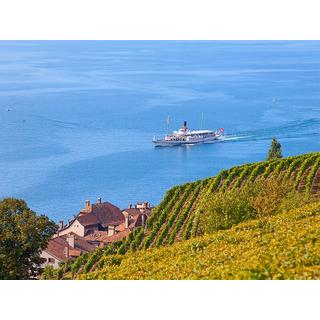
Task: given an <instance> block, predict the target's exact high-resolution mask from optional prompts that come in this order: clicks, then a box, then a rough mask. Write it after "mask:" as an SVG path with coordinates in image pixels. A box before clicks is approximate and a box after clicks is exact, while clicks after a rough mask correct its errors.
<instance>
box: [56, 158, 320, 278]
mask: <svg viewBox="0 0 320 320" xmlns="http://www.w3.org/2000/svg"><path fill="white" fill-rule="evenodd" d="M272 175H274V176H281V177H283V178H284V179H286V180H288V181H291V182H292V183H293V184H294V186H295V188H296V190H298V191H299V192H305V193H307V194H309V195H314V194H316V193H317V192H318V191H319V189H320V153H309V154H305V155H301V156H295V157H288V158H285V159H275V160H269V161H264V162H258V163H252V164H246V165H242V166H238V167H234V168H231V169H229V170H223V171H221V172H220V173H219V174H218V175H217V176H216V177H212V178H207V179H204V180H199V181H195V182H192V183H186V184H184V185H181V186H176V187H174V188H172V189H170V190H169V191H167V193H166V194H165V196H164V198H163V200H162V202H161V203H160V204H159V205H158V206H157V207H156V208H155V209H154V210H153V212H152V215H151V216H150V217H149V219H148V220H147V224H146V227H145V228H142V227H140V228H138V229H136V230H135V231H134V232H133V233H131V234H130V235H129V236H128V238H127V239H125V240H123V241H121V242H118V243H115V244H113V245H112V246H108V247H105V248H103V249H99V250H97V251H96V252H94V253H93V254H91V255H86V254H85V255H83V256H80V257H78V258H77V259H76V260H75V261H74V263H72V264H71V265H70V264H65V265H63V266H62V267H61V268H60V269H59V270H58V273H57V274H58V275H57V276H56V277H58V278H61V277H63V278H73V277H77V275H79V274H86V273H90V272H92V271H94V270H96V269H101V268H105V267H106V266H109V265H114V263H117V262H116V261H118V260H119V259H120V258H119V255H120V256H121V255H124V254H131V253H132V252H134V251H140V250H142V251H144V250H145V249H148V248H158V247H161V246H166V245H172V244H174V243H175V242H178V241H180V240H188V239H190V238H194V237H195V236H196V235H197V223H198V220H199V219H201V213H200V212H199V208H200V207H201V206H203V205H204V204H205V203H206V201H207V199H209V198H210V195H212V194H213V193H215V192H217V191H218V190H220V191H225V190H229V189H231V188H241V187H243V186H244V185H245V184H246V183H248V182H250V183H253V182H255V181H256V180H257V179H260V180H261V179H266V178H268V177H270V176H272ZM117 259H118V260H117ZM119 261H121V259H120V260H119ZM119 263H120V262H119Z"/></svg>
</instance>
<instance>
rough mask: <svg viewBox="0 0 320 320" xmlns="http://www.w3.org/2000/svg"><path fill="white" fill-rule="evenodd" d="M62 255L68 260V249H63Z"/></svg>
mask: <svg viewBox="0 0 320 320" xmlns="http://www.w3.org/2000/svg"><path fill="white" fill-rule="evenodd" d="M63 254H64V256H65V257H66V258H69V247H64V249H63Z"/></svg>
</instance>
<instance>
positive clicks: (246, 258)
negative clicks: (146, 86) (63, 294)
mask: <svg viewBox="0 0 320 320" xmlns="http://www.w3.org/2000/svg"><path fill="white" fill-rule="evenodd" d="M104 259H106V260H108V262H107V266H106V267H105V268H103V269H101V270H97V271H94V272H91V273H88V274H83V275H80V276H79V278H80V279H320V202H319V203H314V204H311V205H308V206H305V207H302V208H300V209H295V210H292V211H290V212H288V213H285V214H281V215H278V216H274V217H269V218H263V219H259V220H252V221H248V222H244V223H241V224H239V225H237V226H235V227H233V228H231V229H230V230H225V231H218V232H216V233H214V234H211V235H206V236H202V237H197V238H194V239H190V240H187V241H183V242H180V243H176V244H174V245H172V246H166V247H161V248H153V249H149V250H141V251H139V252H134V253H133V252H132V253H127V254H126V255H115V256H113V258H112V259H113V260H111V258H110V257H105V258H104Z"/></svg>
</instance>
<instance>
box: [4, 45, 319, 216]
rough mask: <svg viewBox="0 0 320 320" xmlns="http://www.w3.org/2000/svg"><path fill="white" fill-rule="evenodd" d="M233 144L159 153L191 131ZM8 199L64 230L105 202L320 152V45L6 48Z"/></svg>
mask: <svg viewBox="0 0 320 320" xmlns="http://www.w3.org/2000/svg"><path fill="white" fill-rule="evenodd" d="M202 113H203V114H204V122H203V127H204V128H205V129H214V130H215V129H218V128H220V127H223V128H225V134H226V137H227V138H226V141H224V142H218V143H214V144H208V145H198V146H188V147H172V148H154V147H153V145H152V143H151V140H152V138H153V136H154V135H157V136H161V135H163V134H165V132H166V118H167V116H170V118H171V123H170V126H169V130H170V131H173V130H176V129H178V128H179V127H180V126H181V124H182V122H183V121H184V120H186V121H188V125H189V127H190V128H192V129H199V128H200V125H201V114H202ZM0 117H1V122H0V123H1V130H0V198H3V197H18V198H22V199H24V200H26V201H27V203H28V204H29V206H30V207H31V208H32V209H33V210H35V211H36V212H37V213H45V214H47V215H48V216H49V217H51V218H52V219H54V220H56V221H58V220H60V219H67V218H69V217H72V216H73V214H76V213H77V212H78V211H79V210H80V209H81V208H82V207H83V206H84V201H85V200H86V199H90V200H91V201H92V202H95V201H96V199H97V197H99V196H101V197H102V198H103V200H104V201H105V200H107V201H110V202H112V203H114V204H115V205H117V206H119V207H121V208H124V207H126V206H127V205H128V203H135V202H137V201H150V202H151V203H152V204H155V205H156V204H158V203H159V201H160V200H161V199H162V197H163V195H164V193H165V191H166V190H167V189H169V188H170V187H172V186H174V185H177V184H181V183H184V182H188V181H193V180H197V179H201V178H205V177H209V176H213V175H215V174H217V173H218V172H219V171H220V170H221V169H225V168H229V167H231V166H234V165H240V164H243V163H247V162H253V161H260V160H264V159H265V158H266V155H267V152H268V148H269V146H270V143H271V139H272V137H276V138H277V139H278V140H279V141H280V143H281V144H282V148H283V154H284V156H289V155H296V154H301V153H306V152H311V151H319V150H320V139H319V137H320V42H319V41H0Z"/></svg>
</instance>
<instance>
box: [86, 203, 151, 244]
mask: <svg viewBox="0 0 320 320" xmlns="http://www.w3.org/2000/svg"><path fill="white" fill-rule="evenodd" d="M151 210H152V208H151V206H150V204H149V203H148V202H143V203H137V204H136V205H135V206H134V207H133V206H132V205H131V204H130V205H129V206H128V208H127V209H124V210H122V214H123V217H124V222H122V223H121V224H119V225H118V226H115V227H109V228H108V231H101V230H98V231H95V232H93V233H91V234H88V235H86V236H85V239H86V240H87V241H89V242H90V243H94V244H96V245H97V246H103V245H106V244H110V243H113V242H117V241H120V240H122V239H124V238H126V237H127V236H128V235H129V233H130V232H132V231H133V230H135V229H136V228H138V227H143V226H145V223H146V221H147V219H148V217H149V216H150V214H151Z"/></svg>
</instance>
